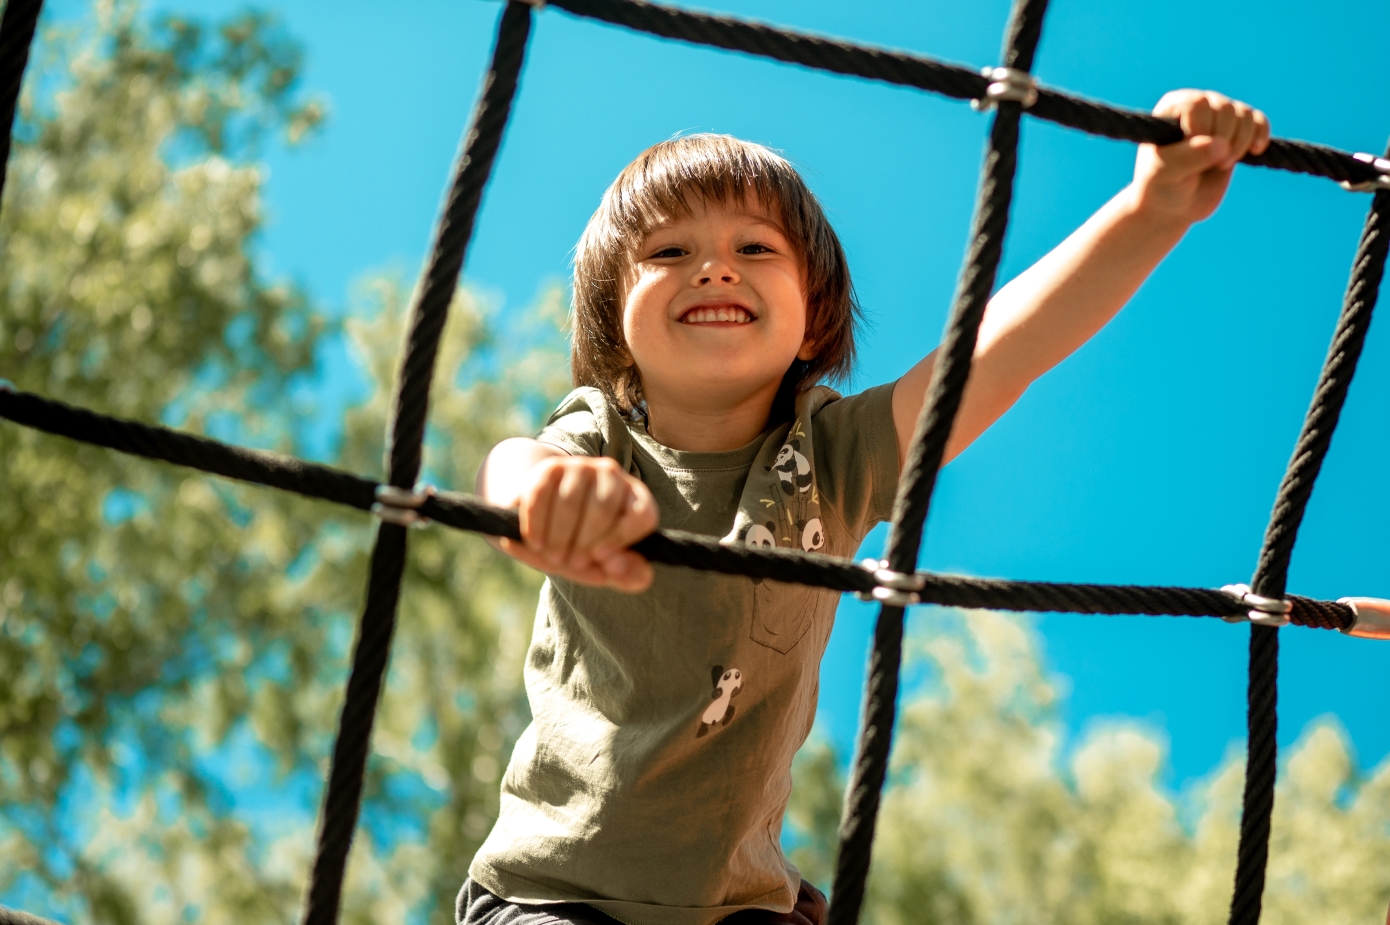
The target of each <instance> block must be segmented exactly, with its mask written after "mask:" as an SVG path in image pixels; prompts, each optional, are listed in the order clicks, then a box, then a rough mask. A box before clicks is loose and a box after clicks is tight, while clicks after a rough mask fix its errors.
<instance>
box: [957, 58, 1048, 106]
mask: <svg viewBox="0 0 1390 925" xmlns="http://www.w3.org/2000/svg"><path fill="white" fill-rule="evenodd" d="M980 73H981V74H983V75H984V76H985V77H988V78H989V86H988V87H986V88H985V95H984V98H983V99H978V100H971V101H970V108H971V109H974V110H975V111H976V112H985V111H987V110H990V109H993V108H994V107H995V106H997V105H998V104H999V103H1005V102H1008V103H1022V104H1023V108H1024V109H1027V108H1028V107H1029V106H1032V105H1033V104H1034V103H1036V102H1037V101H1038V82H1037V81H1036V80H1034V79H1033V75H1032V74H1030V73H1028V72H1027V71H1020V70H1019V69H1018V68H1016V67H987V68H983V69H982V70H981V71H980Z"/></svg>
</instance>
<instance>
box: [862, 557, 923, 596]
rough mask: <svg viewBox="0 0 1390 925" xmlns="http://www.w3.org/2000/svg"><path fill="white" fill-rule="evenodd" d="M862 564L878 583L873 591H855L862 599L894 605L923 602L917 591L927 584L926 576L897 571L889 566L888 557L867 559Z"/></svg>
mask: <svg viewBox="0 0 1390 925" xmlns="http://www.w3.org/2000/svg"><path fill="white" fill-rule="evenodd" d="M860 565H861V566H863V568H864V570H865V571H866V572H868V573H869V574H870V575H872V576H873V579H874V582H875V583H876V584H877V585H878V587H876V588H874V589H873V590H872V591H856V592H854V596H855V597H857V598H859V599H860V600H861V601H878V602H879V603H880V604H888V605H889V606H892V607H906V606H907V605H908V604H920V603H922V596H921V595H920V594H918V593H917V592H919V591H921V590H922V589H923V588H925V587H926V586H927V579H926V576H924V575H916V574H911V573H909V572H895V571H893V570H892V569H890V568H889V567H888V560H887V559H865V560H864V561H863V562H861V563H860Z"/></svg>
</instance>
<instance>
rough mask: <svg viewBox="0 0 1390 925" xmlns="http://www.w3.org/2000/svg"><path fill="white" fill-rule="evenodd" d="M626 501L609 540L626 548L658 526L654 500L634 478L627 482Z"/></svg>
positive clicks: (646, 489)
mask: <svg viewBox="0 0 1390 925" xmlns="http://www.w3.org/2000/svg"><path fill="white" fill-rule="evenodd" d="M627 487H628V501H627V504H626V505H624V508H623V513H622V516H621V517H620V518H619V519H618V522H617V523H616V524H615V525H614V527H613V532H612V535H611V537H610V542H611V543H612V546H613V547H615V548H619V549H621V548H626V547H628V546H631V545H632V544H633V543H635V542H637V541H638V540H640V539H642V538H643V537H644V536H646V535H647V534H649V533H651V532H652V531H653V530H655V529H656V528H657V526H658V522H659V517H658V514H657V509H656V500H655V499H653V498H652V493H651V490H650V489H648V488H647V486H646V485H643V484H642V483H641V482H639V481H637V480H636V479H632V480H631V481H629V482H628V486H627Z"/></svg>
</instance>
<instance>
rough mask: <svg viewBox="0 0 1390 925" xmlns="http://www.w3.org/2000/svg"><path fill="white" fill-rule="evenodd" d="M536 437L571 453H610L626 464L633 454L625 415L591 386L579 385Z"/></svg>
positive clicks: (606, 454)
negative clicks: (624, 419)
mask: <svg viewBox="0 0 1390 925" xmlns="http://www.w3.org/2000/svg"><path fill="white" fill-rule="evenodd" d="M536 439H537V440H538V441H540V442H541V443H545V444H548V445H549V446H553V447H558V448H559V449H562V450H564V451H565V452H566V453H568V454H570V455H571V456H608V457H611V458H613V459H616V460H618V462H620V463H621V464H622V465H623V466H624V467H627V466H628V464H629V462H630V459H631V456H632V449H631V442H632V441H631V437H630V436H629V435H628V433H627V427H626V425H625V424H624V423H623V419H622V416H621V415H620V414H618V412H617V410H616V409H615V408H613V406H612V404H611V403H610V402H609V401H608V400H607V399H606V398H604V396H603V394H602V393H601V392H599V391H598V390H597V389H592V388H578V389H575V390H574V391H573V392H571V393H569V395H566V396H565V400H564V401H562V402H560V407H558V408H556V409H555V411H554V413H552V414H551V415H550V419H549V420H547V421H546V422H545V427H544V428H542V429H541V432H540V433H539V434H538V435H537V436H536Z"/></svg>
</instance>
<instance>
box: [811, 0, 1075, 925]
mask: <svg viewBox="0 0 1390 925" xmlns="http://www.w3.org/2000/svg"><path fill="white" fill-rule="evenodd" d="M1046 11H1047V0H1016V2H1015V4H1014V8H1013V12H1012V13H1011V15H1010V18H1009V28H1008V32H1007V34H1006V37H1005V41H1004V65H1005V66H1006V67H1012V68H1016V69H1018V70H1021V71H1028V70H1031V69H1032V66H1033V55H1034V52H1035V51H1036V49H1037V44H1038V39H1039V38H1040V37H1041V34H1042V20H1043V14H1044V13H1045V12H1046ZM1022 115H1023V107H1022V105H1021V104H1020V103H1016V102H1000V103H999V104H998V110H997V112H996V113H995V116H994V121H993V124H992V125H991V128H990V137H989V145H988V147H987V148H986V151H985V161H984V168H983V170H982V172H981V176H980V189H979V194H978V200H977V204H976V208H975V217H974V220H973V227H972V229H971V235H970V249H969V252H968V253H967V255H966V259H965V265H964V267H963V269H962V270H961V275H960V280H959V283H958V284H957V288H956V297H955V301H954V304H953V305H952V307H951V317H950V320H949V321H948V322H947V325H946V333H945V336H944V337H943V339H942V342H941V346H940V348H939V349H938V350H937V354H936V357H937V359H936V366H935V368H934V369H933V370H932V379H931V385H930V387H929V388H928V390H927V397H926V403H925V405H924V406H923V408H922V412H921V415H920V416H919V417H918V419H917V427H916V430H915V432H914V434H913V437H912V444H911V446H910V448H909V449H908V452H907V460H906V461H905V463H904V464H903V478H902V480H901V482H900V483H899V485H898V494H897V497H896V499H895V500H894V502H893V520H892V524H891V526H890V529H889V533H888V542H887V559H888V563H889V565H888V567H889V568H890V569H892V570H893V571H896V572H911V571H914V570H915V569H916V567H917V554H918V552H919V550H920V548H921V542H922V533H923V530H924V527H925V525H926V520H927V511H928V509H929V507H930V505H931V496H932V490H933V488H934V487H935V485H936V474H937V471H938V470H939V469H940V468H941V461H942V459H943V458H944V456H945V452H946V442H947V440H948V439H949V438H950V436H951V425H952V424H953V423H954V421H955V417H956V411H957V410H958V409H959V407H960V402H961V396H962V395H963V394H964V393H965V384H966V380H967V379H968V378H969V376H970V362H971V359H972V357H973V356H974V353H975V342H976V338H977V335H978V333H979V329H980V321H981V319H983V318H984V313H985V306H986V305H987V304H988V303H989V297H990V293H991V292H992V291H993V289H994V279H995V274H996V272H997V271H998V268H999V261H1000V258H1001V257H1002V255H1003V251H1004V234H1005V231H1006V230H1007V228H1008V222H1009V204H1010V202H1011V200H1012V198H1013V180H1014V172H1015V168H1016V166H1017V157H1018V134H1019V124H1020V122H1021V120H1022ZM902 639H903V609H902V608H901V607H895V606H891V605H888V604H885V605H883V606H882V607H880V608H879V614H878V622H877V624H876V626H875V629H874V647H873V651H872V654H871V655H870V657H869V676H868V681H867V683H866V686H865V691H864V707H863V718H862V721H861V725H860V731H859V741H858V743H857V745H856V747H855V750H856V757H855V762H854V769H853V771H852V773H851V776H850V781H849V787H848V790H847V791H846V795H845V807H844V815H843V817H842V818H841V821H840V850H839V854H838V856H837V858H836V861H835V882H834V888H833V889H832V890H831V894H830V896H831V900H830V911H829V914H828V917H827V922H828V923H829V925H854V923H856V922H858V921H859V913H860V909H861V907H862V905H863V902H864V891H865V888H866V886H867V883H868V876H869V864H870V861H871V857H872V853H873V840H874V829H875V827H876V825H877V818H878V807H879V803H880V800H881V797H882V792H883V782H884V779H885V778H886V777H887V774H888V756H889V752H890V750H891V748H892V738H893V722H894V718H895V716H896V713H897V697H898V672H899V667H900V664H901V661H902Z"/></svg>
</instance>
